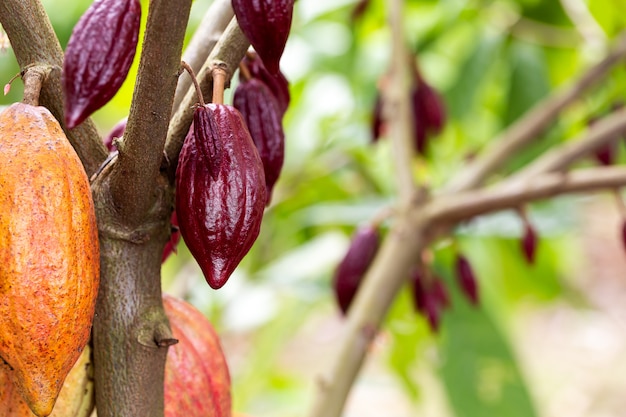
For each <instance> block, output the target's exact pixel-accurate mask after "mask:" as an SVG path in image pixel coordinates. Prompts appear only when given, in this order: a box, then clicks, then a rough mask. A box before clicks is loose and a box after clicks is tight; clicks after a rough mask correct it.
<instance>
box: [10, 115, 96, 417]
mask: <svg viewBox="0 0 626 417" xmlns="http://www.w3.org/2000/svg"><path fill="white" fill-rule="evenodd" d="M0 160H1V161H2V164H0V228H1V229H2V231H3V232H2V233H1V234H0V358H1V360H0V365H2V364H3V366H5V369H8V371H9V375H10V377H11V379H12V380H13V382H14V384H15V386H16V388H17V390H18V391H19V392H20V394H21V395H22V396H23V397H24V399H25V400H26V402H27V403H28V405H29V406H30V408H31V409H32V410H33V412H34V413H35V414H36V415H38V416H47V415H49V414H50V412H51V411H52V407H53V405H54V402H55V400H56V398H57V395H58V394H59V391H60V390H61V387H62V385H63V380H64V379H65V377H66V376H67V374H68V373H69V372H70V369H71V368H72V366H73V365H74V363H75V362H76V360H77V359H78V357H79V356H80V354H81V351H82V350H83V348H84V347H85V345H86V344H87V342H88V340H89V333H90V330H91V323H92V319H93V314H94V308H95V302H96V296H97V290H98V284H99V268H100V256H99V248H98V229H97V226H96V217H95V213H94V207H93V201H92V198H91V190H90V187H89V181H88V179H87V176H86V174H85V171H84V169H83V166H82V164H81V162H80V160H79V159H78V156H77V155H76V152H75V151H74V149H73V148H72V147H71V145H70V143H69V142H68V140H67V138H66V137H65V134H64V133H63V130H61V127H60V125H59V123H58V122H57V121H56V120H55V119H54V117H53V116H52V114H51V113H50V112H49V111H48V110H47V109H45V108H44V107H36V106H31V105H28V104H22V103H16V104H13V105H11V106H10V107H9V108H7V109H6V110H5V111H4V112H2V114H0Z"/></svg>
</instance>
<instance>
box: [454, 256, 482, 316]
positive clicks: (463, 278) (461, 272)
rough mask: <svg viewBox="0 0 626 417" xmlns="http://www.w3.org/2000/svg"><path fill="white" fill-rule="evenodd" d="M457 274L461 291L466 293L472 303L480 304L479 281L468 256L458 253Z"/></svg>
mask: <svg viewBox="0 0 626 417" xmlns="http://www.w3.org/2000/svg"><path fill="white" fill-rule="evenodd" d="M456 276H457V282H458V283H459V287H460V288H461V292H462V293H463V295H465V298H467V299H468V300H469V301H470V303H472V304H474V305H477V304H478V281H476V276H475V275H474V271H473V270H472V266H471V265H470V263H469V261H468V260H467V258H466V257H465V256H463V255H457V258H456Z"/></svg>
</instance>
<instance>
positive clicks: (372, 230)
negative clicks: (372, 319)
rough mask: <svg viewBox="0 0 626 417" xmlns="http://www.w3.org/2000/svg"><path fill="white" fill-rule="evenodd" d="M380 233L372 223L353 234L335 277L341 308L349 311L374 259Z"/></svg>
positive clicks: (343, 311)
mask: <svg viewBox="0 0 626 417" xmlns="http://www.w3.org/2000/svg"><path fill="white" fill-rule="evenodd" d="M379 243H380V234H379V232H378V229H377V228H376V227H374V226H372V225H365V226H361V227H360V228H359V229H357V231H356V232H355V233H354V235H353V236H352V241H351V242H350V247H349V248H348V252H347V253H346V255H345V256H344V257H343V259H342V260H341V262H340V263H339V265H338V266H337V269H336V270H335V274H334V277H333V289H334V290H335V297H336V299H337V303H338V304H339V308H340V309H341V312H342V313H343V314H346V313H347V312H348V308H349V307H350V304H351V303H352V299H353V298H354V296H355V294H356V292H357V290H358V288H359V286H360V284H361V281H362V280H363V277H364V276H365V273H366V272H367V269H368V268H369V266H370V264H371V263H372V261H373V260H374V257H375V256H376V252H377V251H378V245H379Z"/></svg>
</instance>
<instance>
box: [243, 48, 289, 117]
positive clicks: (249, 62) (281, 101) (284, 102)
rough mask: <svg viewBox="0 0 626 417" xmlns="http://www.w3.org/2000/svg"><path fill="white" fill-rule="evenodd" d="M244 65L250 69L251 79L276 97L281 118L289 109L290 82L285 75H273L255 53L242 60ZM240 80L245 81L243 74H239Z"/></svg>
mask: <svg viewBox="0 0 626 417" xmlns="http://www.w3.org/2000/svg"><path fill="white" fill-rule="evenodd" d="M242 63H243V65H245V67H246V68H248V71H249V72H250V76H251V78H256V79H258V80H259V81H261V82H262V83H263V84H265V85H266V86H267V88H269V90H270V91H271V92H272V95H273V96H274V97H276V102H277V103H278V108H279V109H280V115H281V118H282V116H283V115H284V114H285V112H286V111H287V107H289V102H290V101H291V95H290V93H289V81H288V80H287V78H286V77H285V75H284V74H283V73H282V72H280V71H278V73H277V74H271V73H270V72H269V71H268V70H267V68H265V64H263V61H262V60H261V58H259V56H258V55H257V54H255V53H253V52H248V53H247V54H246V56H245V57H244V58H243V60H242ZM239 80H240V81H242V82H243V81H244V77H243V76H242V73H241V72H240V73H239Z"/></svg>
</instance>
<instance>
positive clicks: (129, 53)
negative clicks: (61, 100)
mask: <svg viewBox="0 0 626 417" xmlns="http://www.w3.org/2000/svg"><path fill="white" fill-rule="evenodd" d="M140 20H141V5H140V4H139V1H138V0H96V1H94V2H93V3H92V4H91V6H90V7H89V8H88V9H87V11H86V12H85V14H83V16H82V17H81V18H80V20H79V21H78V23H77V24H76V27H75V28H74V31H73V32H72V35H71V37H70V40H69V42H68V44H67V48H66V50H65V62H64V64H63V88H64V91H65V123H66V125H67V127H68V128H70V129H71V128H73V127H75V126H77V125H79V124H80V123H82V122H83V121H84V120H85V119H86V118H87V117H89V116H90V115H91V114H92V113H93V112H94V111H96V110H98V109H99V108H100V107H102V106H104V105H105V104H106V103H107V102H108V101H109V100H110V99H111V98H112V97H113V96H114V95H115V93H117V91H118V90H119V88H120V87H121V86H122V83H123V82H124V80H125V79H126V76H127V75H128V70H129V69H130V66H131V65H132V63H133V58H134V57H135V51H136V49H137V39H138V37H139V25H140Z"/></svg>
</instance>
